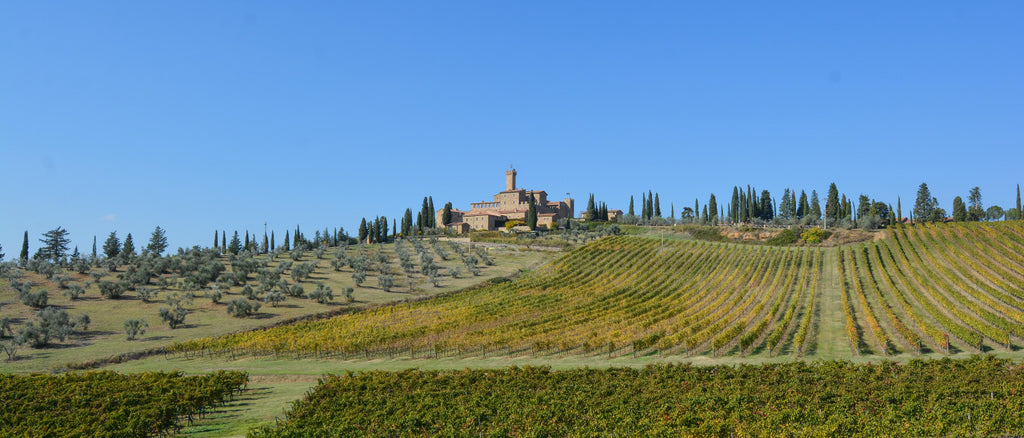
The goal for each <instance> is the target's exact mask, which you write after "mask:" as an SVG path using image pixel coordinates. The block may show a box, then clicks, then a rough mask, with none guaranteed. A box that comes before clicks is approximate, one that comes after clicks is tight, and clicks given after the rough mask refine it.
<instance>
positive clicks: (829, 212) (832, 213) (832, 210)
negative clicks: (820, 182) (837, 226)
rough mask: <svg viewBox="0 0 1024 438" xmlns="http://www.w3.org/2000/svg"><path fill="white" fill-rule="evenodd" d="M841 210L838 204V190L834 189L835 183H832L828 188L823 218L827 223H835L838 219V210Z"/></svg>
mask: <svg viewBox="0 0 1024 438" xmlns="http://www.w3.org/2000/svg"><path fill="white" fill-rule="evenodd" d="M842 208H843V206H842V205H841V204H839V189H838V188H836V183H832V184H830V185H829V186H828V198H827V201H825V218H826V219H827V220H828V221H829V223H833V224H834V223H836V222H837V221H838V220H839V219H840V217H839V213H840V210H841V209H842Z"/></svg>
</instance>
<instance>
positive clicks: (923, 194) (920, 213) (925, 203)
mask: <svg viewBox="0 0 1024 438" xmlns="http://www.w3.org/2000/svg"><path fill="white" fill-rule="evenodd" d="M932 199H933V198H932V192H931V190H929V189H928V184H927V183H921V185H920V186H918V188H917V201H916V202H914V219H915V220H920V221H924V220H928V217H929V216H931V215H932V211H933V210H935V205H934V204H932Z"/></svg>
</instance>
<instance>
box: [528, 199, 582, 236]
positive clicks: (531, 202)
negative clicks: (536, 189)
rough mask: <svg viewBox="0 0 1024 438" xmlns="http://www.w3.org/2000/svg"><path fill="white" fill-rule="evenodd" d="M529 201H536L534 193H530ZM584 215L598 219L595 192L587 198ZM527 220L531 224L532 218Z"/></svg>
mask: <svg viewBox="0 0 1024 438" xmlns="http://www.w3.org/2000/svg"><path fill="white" fill-rule="evenodd" d="M529 203H530V204H533V203H534V201H533V194H532V193H531V194H530V200H529ZM534 208H536V207H534ZM584 215H586V219H587V220H588V221H592V220H596V219H597V206H596V205H594V194H593V193H591V194H590V198H589V199H587V211H586V212H584ZM526 222H527V224H529V222H530V219H529V218H527V219H526ZM530 229H531V230H532V229H533V227H530Z"/></svg>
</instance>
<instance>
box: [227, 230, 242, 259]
mask: <svg viewBox="0 0 1024 438" xmlns="http://www.w3.org/2000/svg"><path fill="white" fill-rule="evenodd" d="M225 249H226V250H227V252H228V253H230V254H236V255H237V254H238V252H239V251H241V250H242V241H241V240H240V239H239V238H238V231H235V234H234V235H232V236H231V243H229V244H228V245H227V247H226V248H225Z"/></svg>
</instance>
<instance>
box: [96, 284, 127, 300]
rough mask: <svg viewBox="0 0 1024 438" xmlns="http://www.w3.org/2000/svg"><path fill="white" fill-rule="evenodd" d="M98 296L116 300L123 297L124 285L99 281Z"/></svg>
mask: <svg viewBox="0 0 1024 438" xmlns="http://www.w3.org/2000/svg"><path fill="white" fill-rule="evenodd" d="M99 287H100V295H103V296H104V297H106V298H108V299H111V300H116V299H118V298H121V296H122V295H124V285H122V284H121V283H115V282H113V281H101V282H100V283H99Z"/></svg>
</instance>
